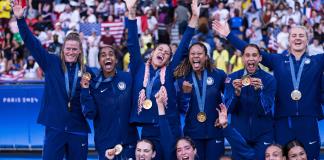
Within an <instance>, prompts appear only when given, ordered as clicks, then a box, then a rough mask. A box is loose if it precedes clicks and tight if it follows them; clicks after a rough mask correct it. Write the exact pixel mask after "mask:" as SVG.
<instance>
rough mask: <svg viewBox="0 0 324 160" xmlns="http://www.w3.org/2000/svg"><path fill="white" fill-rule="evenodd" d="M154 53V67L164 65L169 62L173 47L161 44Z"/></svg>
mask: <svg viewBox="0 0 324 160" xmlns="http://www.w3.org/2000/svg"><path fill="white" fill-rule="evenodd" d="M151 54H152V62H151V63H152V65H153V66H154V67H157V68H159V67H163V66H165V65H166V64H167V62H169V60H170V58H171V49H170V47H169V46H168V45H166V44H159V45H158V46H157V47H156V48H155V49H154V51H153V52H152V53H151Z"/></svg>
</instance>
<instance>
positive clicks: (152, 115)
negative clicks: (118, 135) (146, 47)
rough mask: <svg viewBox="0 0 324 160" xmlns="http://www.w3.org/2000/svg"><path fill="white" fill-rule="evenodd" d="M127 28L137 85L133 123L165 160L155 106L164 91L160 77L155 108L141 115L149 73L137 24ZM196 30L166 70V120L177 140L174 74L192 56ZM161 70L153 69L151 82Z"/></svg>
mask: <svg viewBox="0 0 324 160" xmlns="http://www.w3.org/2000/svg"><path fill="white" fill-rule="evenodd" d="M126 26H127V28H128V40H127V47H128V50H129V52H130V64H129V68H130V72H131V74H132V77H133V78H134V82H133V100H132V103H133V105H132V108H133V109H132V112H131V122H133V123H137V124H139V125H141V126H143V129H142V135H141V137H142V138H147V139H150V140H152V141H153V143H155V145H156V147H157V158H156V159H161V158H162V157H161V153H160V148H161V146H160V143H159V142H160V132H159V124H158V108H157V105H156V102H155V97H154V95H155V94H156V93H157V92H158V91H159V89H160V87H161V82H160V77H158V78H157V79H156V81H154V83H153V88H152V94H151V100H152V103H153V105H152V108H151V109H149V110H146V109H144V108H143V109H142V111H141V112H140V113H139V114H138V97H139V92H140V90H141V89H143V79H144V72H145V63H144V61H143V59H142V56H141V54H140V46H139V42H138V34H137V24H136V20H128V19H127V18H126ZM194 31H195V29H194V28H190V27H187V29H186V31H185V33H184V35H183V38H182V40H181V42H180V44H179V47H178V49H177V51H176V53H175V55H174V56H173V59H172V61H171V62H170V64H169V65H168V66H167V68H166V75H165V84H164V86H165V88H166V90H167V94H168V102H167V103H168V104H167V106H166V117H167V118H168V120H169V123H170V128H171V129H172V132H173V134H174V135H175V136H176V137H179V136H180V132H181V131H180V120H179V113H178V109H177V105H176V98H174V97H176V91H175V88H174V81H175V79H174V77H173V72H174V70H175V68H176V67H177V65H178V64H179V63H180V62H181V60H182V59H183V58H184V57H185V56H186V55H187V54H188V48H189V43H190V40H191V38H192V36H193V34H194ZM156 72H157V70H154V69H153V67H152V65H150V79H152V77H153V76H154V75H155V73H156Z"/></svg>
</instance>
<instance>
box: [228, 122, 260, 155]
mask: <svg viewBox="0 0 324 160" xmlns="http://www.w3.org/2000/svg"><path fill="white" fill-rule="evenodd" d="M223 134H224V137H225V138H226V140H227V141H228V143H229V144H230V145H231V149H232V151H233V152H235V153H237V154H238V156H240V158H239V159H240V160H255V159H256V153H255V152H256V151H255V150H254V149H253V148H252V147H250V146H249V145H248V144H247V142H246V140H245V139H244V138H243V137H242V135H241V134H240V132H238V131H237V130H236V129H235V128H233V127H232V126H227V127H226V128H224V129H223Z"/></svg>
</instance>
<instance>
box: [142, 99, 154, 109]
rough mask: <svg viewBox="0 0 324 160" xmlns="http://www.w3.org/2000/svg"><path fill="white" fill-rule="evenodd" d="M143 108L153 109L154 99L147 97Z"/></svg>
mask: <svg viewBox="0 0 324 160" xmlns="http://www.w3.org/2000/svg"><path fill="white" fill-rule="evenodd" d="M143 108H144V109H151V108H152V101H151V100H150V99H146V100H145V101H144V102H143Z"/></svg>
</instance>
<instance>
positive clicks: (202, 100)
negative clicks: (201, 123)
mask: <svg viewBox="0 0 324 160" xmlns="http://www.w3.org/2000/svg"><path fill="white" fill-rule="evenodd" d="M191 77H192V80H193V84H194V87H195V93H196V97H197V101H198V107H199V111H200V112H204V108H205V101H206V88H207V84H206V83H207V71H206V70H204V75H203V79H202V81H203V88H202V94H200V91H199V87H198V83H197V79H196V76H195V73H194V72H191Z"/></svg>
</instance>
